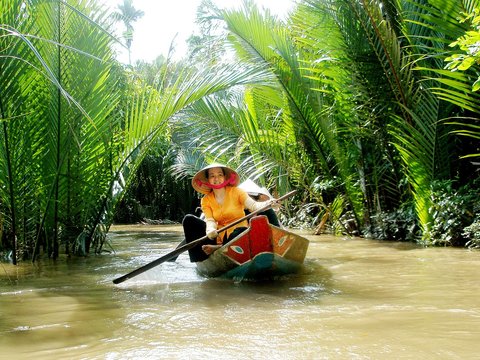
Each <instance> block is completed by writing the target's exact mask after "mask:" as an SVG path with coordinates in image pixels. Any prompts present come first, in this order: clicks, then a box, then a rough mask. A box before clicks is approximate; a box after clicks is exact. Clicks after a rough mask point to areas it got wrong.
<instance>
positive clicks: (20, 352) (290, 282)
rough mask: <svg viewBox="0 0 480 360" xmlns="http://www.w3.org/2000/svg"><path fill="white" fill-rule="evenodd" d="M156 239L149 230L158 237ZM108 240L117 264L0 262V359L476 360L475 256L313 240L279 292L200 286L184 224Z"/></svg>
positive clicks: (103, 260)
mask: <svg viewBox="0 0 480 360" xmlns="http://www.w3.org/2000/svg"><path fill="white" fill-rule="evenodd" d="M155 229H156V230H155ZM165 229H167V228H165V227H157V228H154V229H150V230H149V231H147V232H141V231H140V229H135V231H132V230H129V229H125V230H121V231H118V232H115V233H111V234H110V235H109V237H110V240H111V242H112V244H113V246H114V248H115V254H111V255H104V256H91V257H89V258H85V259H62V260H60V261H57V262H52V261H48V260H44V261H41V262H39V263H37V264H35V265H32V264H29V263H26V264H22V265H21V266H18V267H14V266H12V265H10V264H0V349H1V353H0V358H16V359H31V358H35V359H52V358H69V359H137V358H140V357H142V358H147V359H179V358H189V359H202V358H209V359H216V358H221V359H238V358H240V357H241V358H242V359H285V358H292V359H296V358H302V359H303V358H307V359H385V358H395V359H417V358H422V359H439V358H442V359H443V358H448V359H474V358H476V357H477V353H478V351H479V350H480V348H479V346H480V345H479V342H478V340H479V339H480V330H479V329H480V304H479V301H478V299H479V298H480V289H479V287H478V275H477V274H478V273H479V270H480V260H479V254H478V253H475V252H469V251H465V250H461V249H444V248H439V249H423V248H419V247H417V246H413V245H411V244H405V243H389V242H374V241H367V240H362V239H351V240H348V239H343V238H333V237H326V236H321V237H313V236H312V237H310V239H311V241H312V243H311V246H310V248H309V252H308V254H307V259H306V261H305V266H304V268H303V270H302V271H301V272H300V273H298V274H294V275H289V276H285V277H280V278H278V279H275V281H262V282H252V281H250V282H240V283H236V282H233V281H229V280H218V279H205V278H203V277H201V276H199V275H198V274H197V272H196V270H195V266H194V265H193V264H191V263H190V262H189V261H188V257H187V255H186V254H182V255H180V257H179V258H178V260H177V261H176V262H167V263H164V264H161V265H160V266H157V267H155V268H154V269H151V270H149V271H147V272H145V273H143V274H141V275H139V276H137V277H134V278H132V279H129V280H127V281H126V282H124V283H122V284H120V285H113V284H112V280H113V279H114V278H116V277H118V276H120V275H123V274H125V273H127V272H130V271H131V270H133V269H135V268H137V267H140V266H142V265H145V264H146V263H149V262H151V261H153V260H155V259H156V258H158V257H159V256H161V255H163V254H165V253H166V252H168V251H170V250H172V249H173V248H174V247H175V246H176V245H177V244H178V243H179V242H180V241H181V240H182V237H181V230H180V229H179V227H171V228H168V230H165Z"/></svg>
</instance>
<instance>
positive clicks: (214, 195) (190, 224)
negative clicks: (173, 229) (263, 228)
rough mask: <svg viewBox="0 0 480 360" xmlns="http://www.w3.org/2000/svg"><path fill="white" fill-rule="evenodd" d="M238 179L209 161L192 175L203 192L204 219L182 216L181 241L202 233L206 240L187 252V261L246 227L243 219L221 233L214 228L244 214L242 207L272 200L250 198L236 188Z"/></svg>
mask: <svg viewBox="0 0 480 360" xmlns="http://www.w3.org/2000/svg"><path fill="white" fill-rule="evenodd" d="M239 182H240V178H239V176H238V174H237V173H236V172H235V171H234V170H233V169H231V168H229V167H227V166H225V165H222V164H211V165H209V166H207V167H205V168H203V169H202V170H200V171H199V172H197V173H196V174H195V176H194V177H193V179H192V186H193V188H194V189H195V190H196V191H198V192H199V193H201V194H204V195H205V196H203V197H202V199H201V202H200V206H201V208H202V211H203V214H204V216H205V221H204V220H202V219H200V218H198V217H197V216H194V215H190V214H189V215H186V216H185V218H184V219H183V222H182V225H183V230H184V233H185V241H186V242H187V243H189V242H192V241H194V240H196V239H199V238H201V237H203V236H205V235H206V236H207V237H208V242H207V243H206V244H205V245H202V246H201V247H200V246H196V247H194V248H193V249H190V250H189V251H188V253H189V255H190V261H191V262H198V261H203V260H205V259H207V258H208V256H209V255H210V254H211V253H213V252H214V251H215V250H216V249H218V248H220V247H221V246H222V245H223V244H226V243H227V242H228V241H229V240H231V239H233V238H234V237H235V236H237V235H238V234H240V233H241V232H242V231H244V230H246V228H247V227H248V222H247V220H244V221H242V222H240V223H238V224H236V225H233V226H232V227H230V228H228V229H227V230H225V231H223V232H221V233H218V231H217V229H220V228H223V227H225V226H227V225H229V224H231V223H232V222H234V221H236V220H238V219H240V218H242V217H244V216H245V210H244V209H248V210H249V211H251V212H253V211H256V210H259V209H261V208H262V207H264V206H266V205H269V204H272V203H273V202H274V200H268V201H264V202H257V201H255V200H253V199H252V198H251V197H250V196H248V194H247V193H246V192H245V191H243V190H242V189H239V188H238V187H237V185H238V184H239Z"/></svg>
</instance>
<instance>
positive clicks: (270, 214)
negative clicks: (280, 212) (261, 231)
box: [238, 179, 281, 227]
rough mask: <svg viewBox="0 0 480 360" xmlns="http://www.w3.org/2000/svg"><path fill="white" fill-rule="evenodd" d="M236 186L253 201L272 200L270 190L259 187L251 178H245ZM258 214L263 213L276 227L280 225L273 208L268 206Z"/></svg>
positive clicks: (246, 212)
mask: <svg viewBox="0 0 480 360" xmlns="http://www.w3.org/2000/svg"><path fill="white" fill-rule="evenodd" d="M238 187H239V188H240V189H242V190H244V191H245V192H246V193H247V194H248V195H249V196H250V197H251V198H252V199H253V200H255V201H262V202H263V201H268V200H273V196H272V195H271V194H270V192H269V191H268V190H267V189H266V188H264V187H260V186H258V185H257V184H255V182H253V180H250V179H247V180H245V181H244V182H242V183H241V184H240V185H238ZM245 214H246V215H248V214H249V212H248V210H247V211H245ZM258 215H265V216H266V217H267V218H268V222H269V223H270V224H271V225H275V226H277V227H281V225H280V221H279V220H278V217H277V214H276V212H275V211H274V209H272V208H270V209H267V210H265V211H262V212H261V213H259V214H258Z"/></svg>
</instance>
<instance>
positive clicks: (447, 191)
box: [0, 0, 480, 262]
mask: <svg viewBox="0 0 480 360" xmlns="http://www.w3.org/2000/svg"><path fill="white" fill-rule="evenodd" d="M125 3H127V2H125ZM128 3H129V4H130V5H131V2H128ZM478 8H480V7H479V3H478V1H476V0H460V1H459V0H417V1H413V0H371V1H366V0H304V1H301V2H299V3H298V4H297V6H296V7H295V9H294V11H293V12H292V13H291V14H290V16H289V17H288V18H287V19H286V20H284V21H283V20H279V19H277V18H275V17H274V16H272V15H271V14H270V13H269V12H268V11H261V10H260V9H258V7H256V6H255V5H254V4H253V3H252V2H249V1H246V2H244V4H243V6H242V7H241V8H239V9H234V10H222V9H216V8H214V7H212V6H211V4H209V3H208V2H205V3H204V7H203V8H202V9H200V11H199V14H201V16H202V17H201V19H200V20H201V21H203V23H202V24H203V25H202V28H203V29H204V31H205V33H204V36H203V37H202V36H200V37H192V38H191V39H190V44H191V46H192V52H191V53H190V56H189V57H188V58H187V59H186V60H184V61H180V62H177V63H172V62H171V61H170V60H169V59H168V58H167V59H165V58H163V57H160V58H159V59H157V61H156V62H155V63H153V64H145V63H139V64H137V65H136V66H135V67H130V66H129V67H124V66H122V65H121V64H119V63H118V62H116V61H115V60H114V55H115V54H114V53H113V51H112V49H113V45H114V44H115V42H116V41H117V40H116V39H115V38H113V37H112V36H111V35H110V32H111V29H110V28H109V25H108V24H109V23H110V22H109V21H110V20H109V19H111V18H110V16H109V14H108V13H107V12H106V11H105V10H104V9H103V8H102V7H99V6H98V5H97V3H96V2H95V1H89V0H82V1H75V2H74V1H70V0H68V1H67V0H8V1H7V0H0V49H1V50H0V86H1V87H0V88H1V89H2V93H1V97H0V126H1V129H0V130H1V131H0V235H1V236H0V237H1V245H0V247H1V248H2V249H9V250H12V259H13V261H14V262H16V261H17V256H20V257H21V258H23V259H27V258H29V259H35V257H36V256H38V255H40V254H46V255H48V256H50V257H52V258H57V257H58V256H59V254H60V248H61V247H63V248H64V251H65V253H67V254H87V253H90V252H100V251H101V250H102V248H103V246H104V241H105V236H104V235H105V232H106V231H108V228H109V226H110V224H111V223H112V221H113V218H114V214H115V210H117V209H118V205H119V204H123V205H122V206H121V207H120V209H121V210H122V209H123V210H125V209H127V210H128V209H129V208H128V206H130V205H128V204H134V203H135V202H132V201H131V200H132V199H134V200H135V201H137V202H139V203H140V202H141V203H142V206H143V210H142V211H143V212H139V213H138V215H139V217H140V218H141V217H150V216H153V217H160V216H164V217H167V216H168V217H177V218H178V217H181V216H182V214H183V211H189V210H190V209H181V207H190V206H191V205H190V201H188V200H191V199H190V197H192V194H191V192H189V190H187V188H188V186H183V184H188V180H186V181H187V182H183V183H181V184H182V185H181V186H180V189H179V187H178V186H177V187H176V186H175V183H174V182H175V181H176V179H174V178H172V175H173V176H176V177H177V178H179V179H189V178H190V176H191V175H192V174H193V173H194V172H196V171H197V169H198V168H199V167H200V166H202V165H203V164H205V163H208V162H210V161H213V160H216V161H221V162H224V163H226V164H229V165H231V166H233V167H235V168H237V169H238V171H239V172H240V173H241V174H242V176H243V177H244V178H246V177H250V178H252V179H254V180H256V181H257V182H259V183H260V184H261V185H264V186H267V187H268V188H269V189H270V190H271V191H272V193H273V194H275V195H277V194H282V193H284V192H286V191H288V190H289V189H291V188H296V189H298V190H300V191H299V193H298V195H297V196H296V199H295V201H294V203H293V204H290V206H288V207H287V208H288V209H290V212H287V211H286V212H285V213H284V214H283V215H284V222H285V223H286V224H288V225H293V224H298V223H300V222H301V223H303V224H304V225H305V226H309V227H312V226H316V227H317V231H318V232H321V231H324V229H325V228H327V227H328V228H329V229H331V230H332V231H334V232H335V233H348V234H361V235H364V236H371V237H376V238H387V239H398V240H406V239H408V240H411V239H415V240H417V241H419V242H422V243H424V244H427V245H430V244H433V245H437V244H438V245H440V244H441V245H465V244H467V245H468V246H471V247H478V246H479V244H480V240H479V239H478V224H479V223H480V214H479V208H480V206H479V200H478V199H477V196H476V194H478V181H477V180H476V179H477V178H478V164H479V163H478V161H475V159H476V158H478V154H479V149H478V139H479V138H480V132H479V129H480V127H479V123H478V113H479V98H478V96H479V95H478V92H477V91H476V90H477V85H478V77H479V67H478V63H477V59H478V47H476V41H475V39H477V33H478V16H477V11H478ZM132 9H134V8H133V7H132ZM132 21H133V20H132ZM218 24H223V25H224V26H225V27H226V32H223V33H218V30H215V29H217V28H216V27H215V25H218ZM130 25H131V23H130ZM207 48H208V49H209V50H208V51H199V49H200V50H202V49H207ZM132 69H135V71H133V70H132ZM149 150H150V151H151V152H149ZM173 159H175V160H173ZM154 177H157V178H156V179H155V180H156V181H153V179H154ZM129 189H130V190H129ZM139 189H144V190H142V191H141V193H140V194H139V193H137V191H138V190H139ZM146 189H148V192H149V194H148V195H149V196H146V194H145V193H144V192H145V191H146ZM125 193H127V194H128V197H127V198H125V199H124V201H123V202H121V201H122V198H123V197H124V195H125ZM180 193H183V194H184V195H185V196H182V195H181V194H180ZM150 195H151V196H150ZM179 196H180V198H179ZM180 199H182V201H180ZM171 203H174V204H175V206H173V205H172V204H171ZM180 203H181V204H182V205H181V206H179V204H180ZM148 204H150V205H151V206H152V205H153V206H154V207H155V208H156V207H160V206H161V207H162V208H163V209H170V210H168V211H165V212H164V213H159V212H156V211H155V209H154V208H150V210H148V211H147V212H145V211H146V210H147V209H148V206H149V205H148ZM160 204H161V205H160ZM173 209H175V210H174V211H173ZM120 215H121V213H120V212H118V213H117V216H118V217H119V216H120ZM123 215H125V216H126V218H128V216H129V215H132V214H131V213H130V212H127V213H124V214H123ZM130 219H132V217H130ZM137 219H138V218H137ZM287 220H288V221H287Z"/></svg>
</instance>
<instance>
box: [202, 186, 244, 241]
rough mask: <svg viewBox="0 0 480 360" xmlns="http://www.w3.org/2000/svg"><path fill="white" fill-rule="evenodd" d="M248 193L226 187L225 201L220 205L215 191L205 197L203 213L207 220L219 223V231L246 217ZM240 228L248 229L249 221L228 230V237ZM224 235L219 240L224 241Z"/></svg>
mask: <svg viewBox="0 0 480 360" xmlns="http://www.w3.org/2000/svg"><path fill="white" fill-rule="evenodd" d="M247 196H248V195H247V193H246V192H245V191H243V190H242V189H239V188H237V187H236V186H227V187H225V199H224V200H223V204H222V205H220V204H219V203H218V202H217V200H216V199H215V195H214V194H213V191H212V192H210V193H208V194H207V195H205V196H204V197H203V198H202V200H201V207H202V211H203V213H204V214H205V218H206V219H214V220H215V221H216V223H217V229H220V228H222V227H224V226H227V225H228V224H230V223H232V222H234V221H235V220H238V219H240V218H242V217H244V216H245V210H244V209H245V200H246V199H247ZM240 226H245V227H248V222H247V220H244V221H242V222H240V223H238V224H236V225H235V226H232V227H231V228H228V229H227V230H226V232H227V236H230V234H231V233H232V231H233V230H234V229H235V228H237V227H240ZM223 235H224V233H220V234H219V239H222V240H223Z"/></svg>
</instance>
